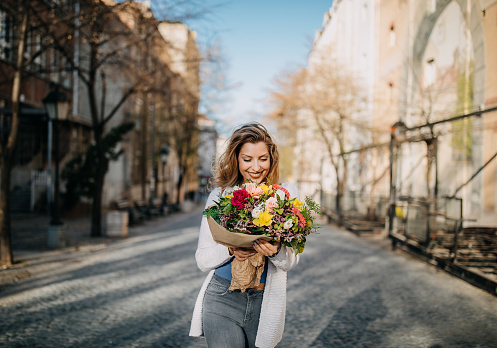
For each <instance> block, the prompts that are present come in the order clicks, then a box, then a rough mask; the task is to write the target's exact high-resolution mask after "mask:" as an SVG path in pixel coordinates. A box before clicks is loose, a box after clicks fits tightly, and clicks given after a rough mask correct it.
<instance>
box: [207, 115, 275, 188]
mask: <svg viewBox="0 0 497 348" xmlns="http://www.w3.org/2000/svg"><path fill="white" fill-rule="evenodd" d="M266 179H267V180H268V181H269V182H271V183H273V184H276V183H279V155H278V150H277V148H276V144H275V143H274V142H273V139H272V138H271V136H270V135H269V132H268V131H267V130H266V128H265V127H264V126H263V125H261V124H260V123H257V122H253V123H247V124H245V125H242V126H241V127H239V128H238V129H237V130H235V132H234V133H233V135H232V136H231V138H230V140H229V143H228V148H227V149H226V151H225V153H224V154H223V155H222V156H221V157H220V158H219V161H218V162H217V164H216V168H215V170H214V179H213V183H214V185H215V186H218V187H221V188H223V189H226V188H228V187H233V186H235V185H239V184H241V183H243V181H244V180H248V181H253V182H255V183H257V184H259V183H261V182H262V181H263V180H266Z"/></svg>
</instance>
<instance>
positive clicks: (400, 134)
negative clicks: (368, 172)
mask: <svg viewBox="0 0 497 348" xmlns="http://www.w3.org/2000/svg"><path fill="white" fill-rule="evenodd" d="M406 132H407V127H406V125H405V123H404V122H402V121H398V122H395V123H394V124H393V126H392V129H391V132H390V197H389V203H390V204H389V207H390V209H389V210H388V236H389V237H390V236H391V234H392V231H393V220H394V217H395V209H396V204H395V201H396V194H397V187H396V179H397V166H396V165H395V163H394V162H396V157H397V153H396V151H395V146H396V145H397V144H398V143H401V142H403V141H404V140H405V136H406ZM397 146H398V145H397ZM394 152H395V154H394ZM394 165H395V173H394ZM394 176H395V178H394Z"/></svg>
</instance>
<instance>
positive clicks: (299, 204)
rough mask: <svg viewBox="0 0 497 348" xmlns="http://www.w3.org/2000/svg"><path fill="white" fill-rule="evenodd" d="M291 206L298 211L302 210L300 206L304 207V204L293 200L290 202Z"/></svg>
mask: <svg viewBox="0 0 497 348" xmlns="http://www.w3.org/2000/svg"><path fill="white" fill-rule="evenodd" d="M292 204H293V206H294V207H295V208H297V209H298V210H300V209H302V205H304V202H301V201H299V200H298V199H297V198H295V199H294V200H293V202H292Z"/></svg>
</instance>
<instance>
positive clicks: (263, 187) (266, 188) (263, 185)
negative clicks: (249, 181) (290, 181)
mask: <svg viewBox="0 0 497 348" xmlns="http://www.w3.org/2000/svg"><path fill="white" fill-rule="evenodd" d="M261 189H262V191H264V194H265V195H267V193H268V192H269V190H270V188H269V186H267V185H266V184H262V185H261Z"/></svg>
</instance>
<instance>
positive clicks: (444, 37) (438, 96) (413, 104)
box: [295, 0, 497, 223]
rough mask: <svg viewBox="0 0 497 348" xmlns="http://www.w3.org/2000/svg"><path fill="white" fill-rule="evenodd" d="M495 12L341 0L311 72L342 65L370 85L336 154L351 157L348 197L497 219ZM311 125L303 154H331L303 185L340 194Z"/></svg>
mask: <svg viewBox="0 0 497 348" xmlns="http://www.w3.org/2000/svg"><path fill="white" fill-rule="evenodd" d="M496 8H497V2H496V1H490V0H489V1H480V0H452V1H450V0H424V1H413V0H377V1H356V0H342V1H334V2H333V4H332V6H331V8H330V10H329V11H328V12H327V13H326V14H325V19H324V21H323V27H322V29H321V30H320V31H319V32H318V33H317V35H316V40H315V42H314V46H313V49H312V51H311V53H310V55H309V61H308V68H307V69H310V70H312V69H313V68H314V67H315V66H316V64H317V62H318V61H322V60H324V61H328V62H333V61H336V60H338V61H340V62H341V64H343V65H342V66H343V67H344V70H345V69H347V71H348V72H349V74H350V75H351V76H354V77H355V78H356V79H360V81H361V84H362V86H363V87H364V88H363V93H364V100H365V102H364V106H363V107H362V108H361V110H360V111H358V112H355V113H354V114H353V116H352V117H351V118H350V119H349V120H348V122H349V123H348V125H347V127H346V130H344V132H343V133H342V134H343V135H344V136H345V138H346V141H345V146H344V148H343V149H340V150H339V149H335V152H336V153H337V154H340V155H341V156H345V157H347V159H348V161H347V163H346V164H345V166H346V167H347V170H346V171H345V173H346V175H345V180H346V190H345V191H346V192H347V193H349V195H350V194H351V195H352V196H357V193H358V192H359V193H361V194H362V193H367V196H368V198H367V199H370V198H371V197H374V196H382V197H384V198H385V199H389V196H390V195H391V193H392V192H394V194H395V197H396V198H399V197H404V198H405V199H406V200H423V201H425V202H427V201H432V200H433V201H437V200H438V199H440V198H443V197H447V196H455V197H457V198H461V199H462V202H463V212H464V217H465V218H467V219H473V220H477V221H480V222H481V221H483V222H482V223H485V221H489V220H491V221H493V222H494V223H497V210H496V206H497V191H496V185H497V162H496V161H495V160H493V161H492V158H493V156H494V155H495V153H496V151H497V148H496V143H495V141H496V140H495V139H496V137H495V128H496V127H495V125H496V121H497V118H496V116H497V115H496V112H495V111H493V108H494V107H495V106H496V105H497V99H496V90H497V89H496V77H495V76H497V73H496V64H497V63H496V62H497V59H496V51H497V47H496V44H497V42H495V40H494V39H493V38H494V37H495V34H496V30H497V23H496V22H495V15H496V11H497V10H496ZM487 110H490V111H487ZM479 111H482V113H479ZM303 117H304V116H303ZM308 119H310V117H308ZM308 124H309V125H310V128H311V130H309V129H307V130H305V129H304V130H301V131H300V130H299V132H300V133H299V134H300V135H299V136H298V142H297V147H296V152H299V153H303V152H305V150H304V147H306V146H312V147H313V148H320V149H321V151H318V152H317V153H321V154H323V155H322V156H321V157H322V158H321V160H318V161H316V162H317V163H319V165H318V166H319V168H318V167H316V166H317V164H314V165H313V164H312V163H311V164H309V165H310V166H311V168H312V173H311V174H310V175H308V174H306V175H301V176H304V177H306V178H307V179H308V180H309V181H313V182H314V184H313V187H312V188H310V187H309V188H305V187H302V189H303V191H305V192H306V194H310V193H312V192H311V191H312V190H313V189H315V188H317V187H319V186H321V187H322V191H323V192H326V193H330V194H332V195H333V194H336V191H337V189H336V185H337V184H336V183H335V181H336V180H335V176H336V171H333V170H330V169H329V168H328V169H327V165H326V164H325V163H326V162H330V161H329V160H327V158H326V155H325V152H326V151H325V144H324V142H322V141H320V142H321V145H316V144H312V145H309V140H308V139H314V140H313V141H317V140H316V139H319V138H318V137H312V132H313V130H312V129H314V131H315V129H316V127H315V125H313V122H312V120H311V121H309V122H308ZM358 124H359V125H360V127H358ZM394 125H395V128H392V127H393V126H394ZM361 130H362V133H361ZM394 130H395V131H396V132H395V133H392V132H393V131H394ZM399 131H401V132H400V133H399ZM393 136H394V139H395V145H394V148H393V157H391V154H392V152H391V149H390V144H391V143H390V140H391V139H393V138H392V137H393ZM338 150H339V151H338ZM487 162H488V163H487ZM298 168H302V165H301V164H298V165H296V169H295V171H297V170H298ZM392 168H393V170H392ZM390 171H392V175H393V176H392V178H393V180H392V181H390ZM343 173H344V170H343V169H342V171H341V172H340V171H339V174H338V175H343ZM298 176H299V175H298V173H297V175H295V177H298ZM314 177H315V178H314ZM310 178H314V179H312V180H310ZM307 186H310V185H309V184H308V185H307ZM311 186H312V185H311ZM392 190H393V191H392ZM390 198H391V197H390ZM374 201H375V200H374V199H371V200H370V202H374ZM361 204H362V203H361ZM346 205H347V204H346ZM356 205H357V202H356ZM366 205H367V204H366ZM356 208H357V207H356ZM365 211H366V210H365V209H363V210H362V211H361V212H362V213H365ZM382 213H383V214H384V213H385V211H383V212H382Z"/></svg>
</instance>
